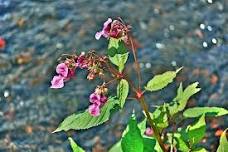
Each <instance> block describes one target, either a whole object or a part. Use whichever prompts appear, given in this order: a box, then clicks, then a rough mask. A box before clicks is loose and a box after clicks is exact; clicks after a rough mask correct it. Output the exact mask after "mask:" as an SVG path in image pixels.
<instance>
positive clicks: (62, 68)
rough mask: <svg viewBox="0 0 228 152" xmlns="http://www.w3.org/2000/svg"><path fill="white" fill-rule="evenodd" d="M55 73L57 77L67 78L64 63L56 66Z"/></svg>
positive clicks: (66, 69)
mask: <svg viewBox="0 0 228 152" xmlns="http://www.w3.org/2000/svg"><path fill="white" fill-rule="evenodd" d="M56 73H58V74H59V75H61V76H63V77H65V78H66V77H67V75H68V67H67V65H66V64H65V63H60V64H58V65H57V67H56Z"/></svg>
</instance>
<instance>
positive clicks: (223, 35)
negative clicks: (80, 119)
mask: <svg viewBox="0 0 228 152" xmlns="http://www.w3.org/2000/svg"><path fill="white" fill-rule="evenodd" d="M227 5H228V1H227V0H191V1H187V0H153V1H152V0H135V1H133V0H123V1H119V2H117V1H115V0H93V1H92V0H0V37H2V38H4V39H5V41H6V46H5V48H4V49H0V122H1V123H0V151H2V152H5V151H19V152H24V151H26V152H30V151H31V152H36V151H37V152H63V151H67V150H68V151H69V145H68V141H67V135H71V136H73V137H74V139H75V140H76V141H77V142H78V143H79V144H80V145H81V146H82V147H84V148H85V149H86V150H87V151H92V150H93V151H95V152H98V151H103V150H104V149H107V148H108V147H110V146H111V145H112V144H113V143H115V142H116V141H117V140H118V139H119V138H120V133H121V131H122V130H123V129H124V126H125V124H126V123H127V121H128V118H129V116H130V114H131V111H132V109H133V108H134V109H135V110H136V111H140V107H139V106H138V104H137V103H135V102H129V103H127V106H128V107H129V108H128V109H126V108H125V110H124V111H122V112H119V113H117V114H115V115H114V117H113V118H112V119H111V121H109V122H108V123H106V124H105V125H103V126H100V127H96V128H93V129H90V130H88V131H80V132H69V133H68V134H65V133H58V134H52V133H51V132H52V131H53V130H54V129H55V128H56V127H57V126H58V124H59V123H60V122H61V121H62V120H63V118H64V117H66V116H67V115H69V114H71V113H73V112H75V111H80V110H83V109H85V108H87V107H88V96H89V93H90V92H91V91H92V90H93V89H94V87H95V85H96V84H95V82H94V83H92V85H90V84H91V83H89V82H87V81H86V80H85V78H84V76H85V75H84V74H83V72H78V74H77V78H76V79H75V80H73V81H70V82H69V83H67V85H66V87H65V88H64V89H61V90H51V89H49V86H50V80H51V78H52V76H53V75H54V73H55V66H56V64H57V62H56V61H57V58H58V57H59V55H60V54H62V53H71V52H73V51H75V50H78V51H79V50H83V51H86V50H89V49H96V50H97V51H99V52H104V51H105V49H106V47H107V41H105V40H104V39H102V40H100V41H97V40H95V39H94V34H95V33H96V31H98V30H100V28H101V27H102V24H103V22H104V21H105V20H106V19H107V18H108V17H117V16H120V17H121V18H122V19H123V20H124V21H126V22H128V23H130V24H131V25H132V27H133V29H132V31H133V35H134V36H135V37H136V38H137V40H138V41H139V43H140V45H141V48H139V58H140V62H141V67H142V69H143V71H142V72H143V76H144V77H145V81H146V80H148V79H149V78H150V77H151V76H152V75H154V74H156V73H160V72H162V71H165V70H171V69H174V68H175V67H180V66H184V70H183V72H182V73H181V74H180V76H179V77H178V83H179V82H180V81H184V85H185V86H186V85H187V84H189V83H191V82H194V81H199V82H200V87H201V88H202V91H201V92H200V93H199V94H198V95H197V96H195V97H194V98H193V99H192V100H191V101H190V102H189V103H190V104H189V106H193V105H198V106H220V107H228V92H227V91H228V7H227ZM80 74H81V75H80ZM178 83H176V84H174V85H173V86H172V85H171V86H170V88H168V89H167V90H166V89H165V90H164V91H162V92H161V93H155V94H152V95H148V96H147V98H148V99H149V100H150V99H153V101H152V102H148V103H149V104H150V106H151V110H152V109H153V106H154V105H158V104H159V103H162V102H164V101H167V100H170V99H172V97H173V96H174V94H175V90H173V88H174V87H175V86H176V85H178ZM167 91H169V92H168V93H167ZM123 115H125V116H123ZM227 120H228V119H227V118H224V117H223V118H219V119H217V121H216V120H214V119H208V120H207V122H208V123H209V124H210V125H208V129H207V135H206V137H207V138H206V139H205V140H204V143H203V145H204V146H205V147H206V148H207V149H208V150H209V151H214V150H215V149H216V146H217V144H218V138H217V137H216V136H215V132H216V130H219V129H225V128H227V127H228V124H227V123H226V124H225V121H227ZM92 147H93V148H92Z"/></svg>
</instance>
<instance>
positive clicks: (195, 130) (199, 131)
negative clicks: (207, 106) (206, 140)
mask: <svg viewBox="0 0 228 152" xmlns="http://www.w3.org/2000/svg"><path fill="white" fill-rule="evenodd" d="M205 131H206V122H205V115H202V116H201V117H200V118H199V120H198V121H197V122H196V123H195V124H194V125H189V126H188V127H187V128H186V130H185V132H184V135H187V136H185V137H187V138H185V139H186V141H188V142H189V144H190V145H195V144H198V143H199V142H200V141H201V139H202V138H203V137H204V135H205Z"/></svg>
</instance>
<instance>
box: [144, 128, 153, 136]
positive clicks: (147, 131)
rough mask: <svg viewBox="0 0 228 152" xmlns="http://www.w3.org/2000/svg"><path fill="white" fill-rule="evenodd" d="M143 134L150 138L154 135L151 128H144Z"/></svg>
mask: <svg viewBox="0 0 228 152" xmlns="http://www.w3.org/2000/svg"><path fill="white" fill-rule="evenodd" d="M144 134H145V135H147V136H152V135H153V134H154V131H153V130H152V129H151V128H146V131H145V133H144Z"/></svg>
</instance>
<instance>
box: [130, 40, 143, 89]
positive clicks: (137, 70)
mask: <svg viewBox="0 0 228 152" xmlns="http://www.w3.org/2000/svg"><path fill="white" fill-rule="evenodd" d="M129 39H130V43H131V48H132V52H133V56H134V60H135V65H136V72H137V76H138V81H139V84H138V88H139V90H141V81H142V80H141V71H140V66H139V62H138V59H137V54H136V50H135V46H134V43H133V40H132V37H129Z"/></svg>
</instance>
